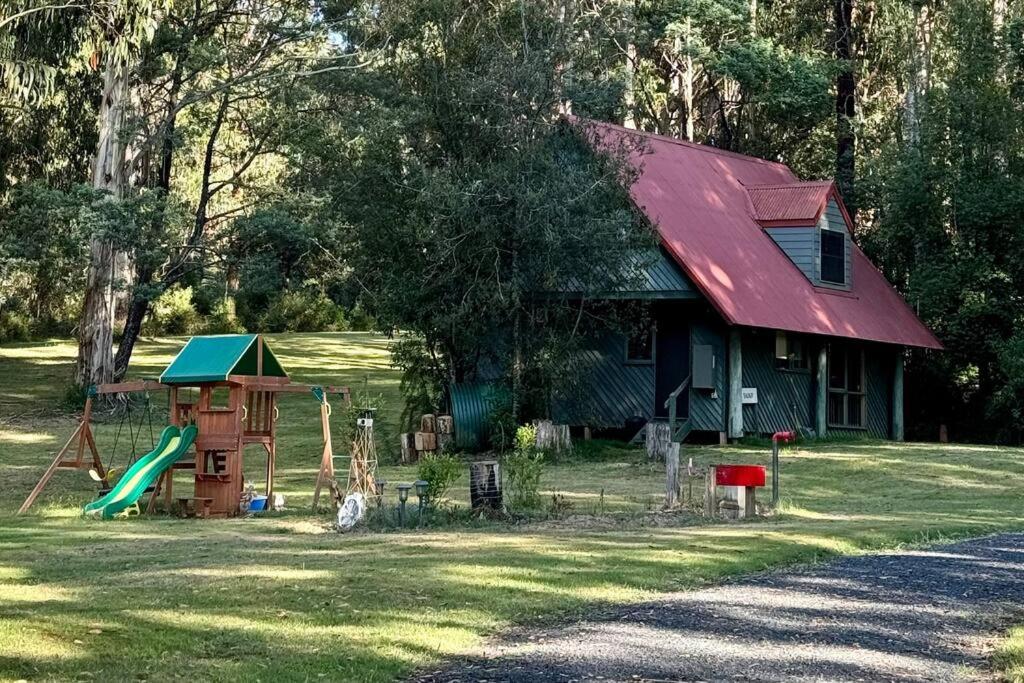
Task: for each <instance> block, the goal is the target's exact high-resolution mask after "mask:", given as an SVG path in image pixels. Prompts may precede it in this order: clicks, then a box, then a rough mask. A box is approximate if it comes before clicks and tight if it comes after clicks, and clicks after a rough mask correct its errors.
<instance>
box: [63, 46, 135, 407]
mask: <svg viewBox="0 0 1024 683" xmlns="http://www.w3.org/2000/svg"><path fill="white" fill-rule="evenodd" d="M127 90H128V70H127V68H125V67H123V66H118V65H117V64H116V63H114V62H113V60H110V61H109V62H108V64H107V66H106V69H105V71H104V74H103V99H102V101H101V103H100V111H99V142H98V143H97V146H96V159H95V162H94V164H93V175H92V185H93V187H94V188H96V189H99V190H104V191H107V192H109V193H110V197H111V199H112V200H113V201H117V200H119V199H121V198H122V197H123V196H124V194H125V189H126V188H125V182H126V177H125V164H124V160H125V146H124V144H123V142H122V140H121V126H122V123H123V120H124V98H125V95H126V93H127ZM116 260H117V255H116V254H115V249H114V246H113V245H112V244H111V243H110V241H109V240H106V239H102V238H100V237H93V238H92V240H90V243H89V273H88V277H87V279H86V287H85V300H84V301H83V304H82V316H81V319H80V321H79V330H78V367H77V372H76V381H77V382H78V384H79V386H82V387H86V386H89V385H91V384H101V383H104V382H109V381H111V379H113V375H114V356H113V343H114V334H113V324H114V312H115V311H114V307H115V296H114V271H115V265H116Z"/></svg>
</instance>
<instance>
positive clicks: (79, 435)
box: [18, 397, 106, 515]
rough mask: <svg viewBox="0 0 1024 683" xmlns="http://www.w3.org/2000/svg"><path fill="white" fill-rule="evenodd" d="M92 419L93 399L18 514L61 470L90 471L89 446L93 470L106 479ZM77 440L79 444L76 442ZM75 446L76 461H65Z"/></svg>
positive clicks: (25, 509)
mask: <svg viewBox="0 0 1024 683" xmlns="http://www.w3.org/2000/svg"><path fill="white" fill-rule="evenodd" d="M91 417H92V397H89V398H86V399H85V410H84V411H83V412H82V420H81V422H79V423H78V426H77V427H76V428H75V431H74V432H72V434H71V436H70V437H68V440H67V441H66V442H65V443H64V445H63V446H61V449H60V450H59V451H57V455H55V456H54V458H53V461H52V462H51V463H50V466H49V467H47V468H46V471H45V472H44V473H43V476H42V477H40V478H39V481H38V482H36V485H35V487H34V488H33V489H32V491H31V493H29V494H28V498H26V499H25V502H24V503H22V504H21V507H20V508H18V514H19V515H20V514H22V513H24V512H26V511H28V509H29V508H30V507H32V504H33V503H34V502H36V498H38V497H39V494H40V493H42V492H43V489H44V488H46V484H47V483H49V481H50V479H51V478H52V477H53V475H54V473H55V472H56V471H57V470H59V469H90V467H89V465H88V464H86V462H85V447H86V446H89V453H90V454H91V455H92V469H95V470H96V473H97V474H98V475H100V477H106V471H105V470H104V468H103V461H102V460H101V459H100V454H99V451H98V450H97V449H96V441H95V440H94V439H93V436H92V427H90V425H89V421H90V419H91ZM76 439H77V443H76V441H75V440H76ZM73 443H74V444H75V459H74V460H64V454H65V453H67V452H68V450H70V449H71V444H73Z"/></svg>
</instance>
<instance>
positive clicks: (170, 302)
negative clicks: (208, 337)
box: [143, 287, 202, 335]
mask: <svg viewBox="0 0 1024 683" xmlns="http://www.w3.org/2000/svg"><path fill="white" fill-rule="evenodd" d="M201 323H202V318H201V317H200V315H199V313H197V312H196V309H195V306H194V305H193V304H192V288H191V287H178V288H175V289H170V290H167V291H166V292H164V293H163V294H161V295H160V297H159V298H157V300H156V301H154V302H153V310H152V311H151V312H150V314H149V320H147V321H146V324H145V325H144V326H143V331H144V332H145V333H146V334H148V335H159V334H174V335H184V334H193V333H194V332H196V331H198V330H199V326H200V324H201Z"/></svg>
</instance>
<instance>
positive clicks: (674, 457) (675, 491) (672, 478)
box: [665, 443, 679, 510]
mask: <svg viewBox="0 0 1024 683" xmlns="http://www.w3.org/2000/svg"><path fill="white" fill-rule="evenodd" d="M677 505H679V444H677V443H671V444H669V447H668V452H667V453H666V454H665V508H666V509H669V510H671V509H673V508H674V507H676V506H677Z"/></svg>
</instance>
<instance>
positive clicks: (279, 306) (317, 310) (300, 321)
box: [260, 291, 346, 332]
mask: <svg viewBox="0 0 1024 683" xmlns="http://www.w3.org/2000/svg"><path fill="white" fill-rule="evenodd" d="M260 328H261V329H263V330H266V331H268V332H325V331H336V330H344V329H345V328H346V324H345V313H344V311H342V309H341V307H339V306H338V305H337V304H335V303H334V302H333V301H331V300H330V299H328V298H327V297H326V296H324V295H323V294H322V293H313V292H306V291H298V292H285V293H284V294H282V295H281V296H279V297H277V298H276V299H274V300H273V301H272V302H271V303H270V305H269V307H268V310H267V312H266V314H265V315H263V317H262V318H261V319H260Z"/></svg>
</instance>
